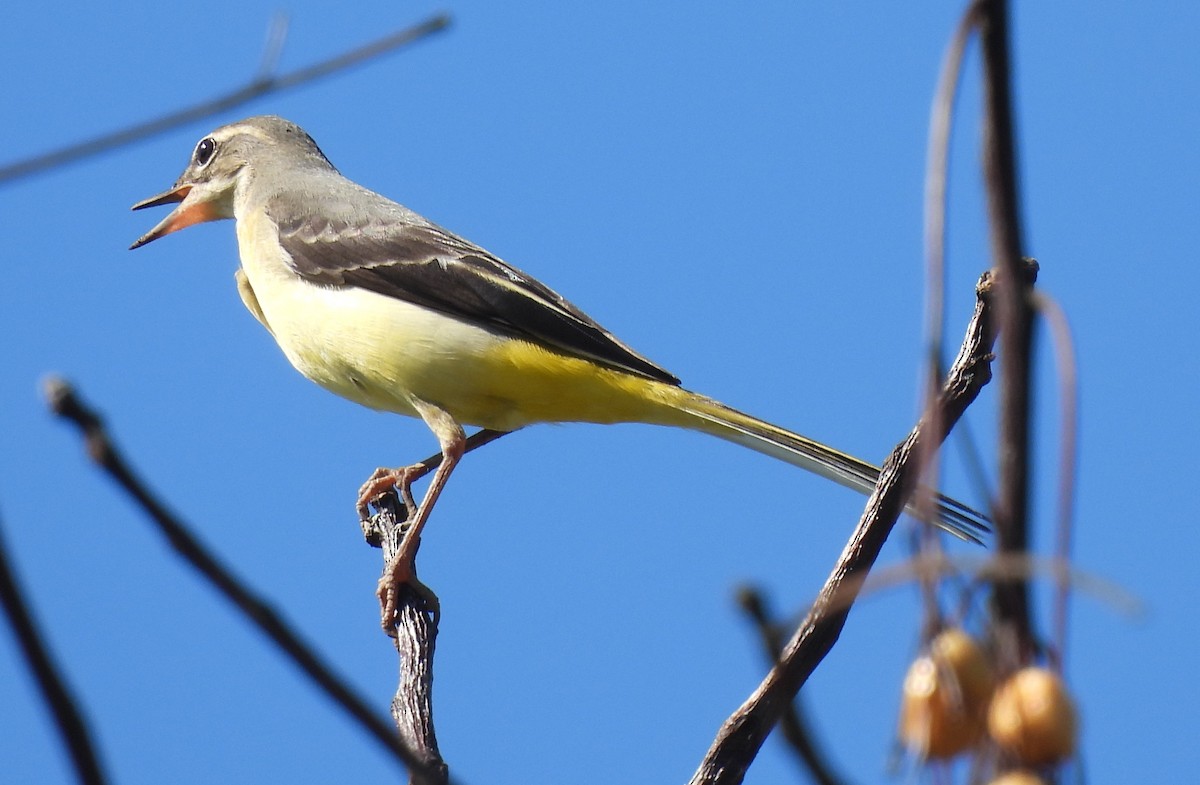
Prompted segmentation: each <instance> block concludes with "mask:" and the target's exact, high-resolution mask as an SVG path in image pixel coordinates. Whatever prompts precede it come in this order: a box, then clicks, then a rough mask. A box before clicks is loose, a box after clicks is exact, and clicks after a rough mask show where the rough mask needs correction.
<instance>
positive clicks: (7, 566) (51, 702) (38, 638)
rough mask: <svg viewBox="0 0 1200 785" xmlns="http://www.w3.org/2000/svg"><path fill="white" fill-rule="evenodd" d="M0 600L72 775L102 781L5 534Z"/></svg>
mask: <svg viewBox="0 0 1200 785" xmlns="http://www.w3.org/2000/svg"><path fill="white" fill-rule="evenodd" d="M0 604H3V605H4V614H5V616H7V617H8V623H9V624H10V625H12V629H13V635H14V636H15V637H16V639H17V643H18V644H19V645H20V647H21V653H22V654H23V655H24V656H25V662H26V663H27V664H28V665H29V670H31V671H32V672H33V676H34V679H35V680H36V681H37V685H38V689H39V690H41V693H42V699H43V700H44V701H45V702H46V705H47V706H49V707H50V713H51V714H53V715H54V723H55V725H57V726H58V732H59V735H60V736H62V740H63V742H64V743H65V744H66V745H67V749H68V750H69V751H70V753H71V763H72V764H73V765H74V767H75V776H76V779H78V781H79V782H81V783H85V785H104V783H105V782H107V781H108V780H107V778H106V777H105V776H104V771H103V770H102V769H101V768H100V758H99V756H98V755H97V754H96V745H95V743H94V742H93V741H92V734H91V732H90V731H89V730H88V726H87V722H86V721H85V720H84V718H83V712H82V711H81V710H80V709H79V707H78V705H76V701H75V699H74V698H73V697H72V695H71V691H70V689H68V688H67V683H66V680H65V679H63V677H62V676H61V675H60V674H59V670H58V666H57V665H56V664H55V663H54V658H53V656H51V654H50V649H49V647H48V646H47V645H46V643H45V641H44V640H43V639H42V634H41V632H39V631H38V628H37V623H36V622H35V621H34V619H33V614H32V613H31V612H30V610H29V604H28V603H27V602H26V601H25V598H24V596H23V595H22V594H21V586H20V584H19V583H18V582H17V575H16V571H15V570H14V569H13V566H12V564H11V562H9V560H8V549H7V547H6V546H5V544H4V538H3V536H2V535H0Z"/></svg>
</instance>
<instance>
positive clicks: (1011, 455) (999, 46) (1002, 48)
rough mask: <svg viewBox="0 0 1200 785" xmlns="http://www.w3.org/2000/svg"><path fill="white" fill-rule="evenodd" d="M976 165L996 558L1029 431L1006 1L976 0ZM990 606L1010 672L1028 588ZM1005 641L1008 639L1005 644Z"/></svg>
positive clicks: (1002, 589)
mask: <svg viewBox="0 0 1200 785" xmlns="http://www.w3.org/2000/svg"><path fill="white" fill-rule="evenodd" d="M980 15H981V16H980V22H979V30H980V37H981V40H982V42H983V70H984V88H985V90H984V92H985V98H984V121H983V162H984V177H985V182H986V184H987V194H988V214H989V222H990V224H991V236H992V256H993V260H994V261H993V264H994V265H995V267H996V268H997V270H998V271H999V275H998V282H999V289H998V292H999V298H998V300H997V306H998V309H999V315H1000V330H1001V332H1002V337H1001V339H1000V349H1001V352H1000V356H1001V372H1002V373H1001V382H1000V455H999V470H1000V481H999V491H998V493H999V495H998V498H997V500H996V507H995V515H994V518H995V522H996V546H997V550H998V551H999V552H1000V554H1001V555H1009V554H1015V553H1020V554H1023V553H1025V551H1026V550H1028V547H1029V532H1028V514H1029V432H1030V427H1029V426H1030V419H1029V415H1030V411H1031V408H1032V407H1031V403H1030V402H1031V397H1032V389H1033V383H1032V366H1031V362H1030V360H1031V357H1030V355H1031V354H1032V345H1033V318H1032V313H1031V309H1030V304H1029V290H1030V287H1031V284H1030V283H1029V282H1028V280H1027V278H1026V277H1025V276H1024V275H1023V273H1022V255H1021V249H1022V246H1023V242H1022V238H1021V221H1020V215H1019V214H1018V210H1019V197H1018V191H1017V153H1016V142H1015V140H1014V138H1013V115H1012V94H1011V87H1012V86H1011V84H1010V82H1011V68H1010V64H1009V41H1008V38H1009V35H1008V3H1007V2H1006V0H982V2H981V4H980ZM992 605H993V608H994V610H995V613H996V618H997V622H998V623H999V626H1000V627H1001V628H1008V630H1009V631H1010V632H1011V636H1009V635H1002V636H1001V639H1000V641H999V642H1000V647H1001V652H1000V656H1001V658H1002V659H1001V662H1002V663H1004V664H1005V665H1004V667H1016V666H1017V664H1019V663H1022V662H1024V661H1026V659H1027V658H1028V656H1029V655H1030V653H1031V652H1032V651H1033V649H1034V641H1033V624H1032V621H1031V618H1030V614H1031V609H1030V603H1029V589H1028V586H1027V584H1025V583H1024V582H1022V581H1002V582H1000V583H998V584H996V587H995V592H994V594H993V596H992ZM1005 638H1011V640H1005Z"/></svg>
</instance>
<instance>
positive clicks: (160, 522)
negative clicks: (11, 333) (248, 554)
mask: <svg viewBox="0 0 1200 785" xmlns="http://www.w3.org/2000/svg"><path fill="white" fill-rule="evenodd" d="M45 394H46V398H47V402H48V403H49V406H50V409H51V411H53V412H54V413H55V414H56V415H58V416H59V417H62V418H63V419H65V420H69V421H70V422H72V423H74V424H75V425H77V426H78V427H79V429H80V430H81V431H82V432H83V436H84V446H85V448H86V449H87V453H88V456H89V457H91V459H92V460H93V461H94V462H95V463H96V464H98V465H99V466H100V467H101V468H102V469H104V471H105V472H107V473H108V475H109V476H110V477H112V478H113V479H114V480H115V481H116V482H117V484H118V485H120V486H121V488H122V489H123V490H125V492H126V493H128V494H129V495H130V496H131V497H133V499H134V500H135V501H136V502H137V503H138V505H139V506H141V507H142V509H143V510H144V511H145V512H146V514H147V515H148V516H149V517H150V518H151V520H153V521H154V523H155V524H156V525H157V526H158V529H159V531H160V532H161V533H162V534H163V536H165V537H166V538H167V540H168V542H169V543H170V544H171V547H172V548H174V549H175V551H176V552H177V553H178V554H179V555H180V556H182V557H183V558H184V559H185V560H187V562H188V563H189V564H191V565H192V566H193V567H194V568H196V570H197V571H199V572H200V574H201V575H202V576H203V577H204V578H205V579H206V580H207V581H208V582H209V583H211V584H212V585H213V586H214V587H215V588H216V589H217V590H218V591H219V592H220V593H221V594H222V595H224V597H225V598H226V599H227V600H229V601H230V602H231V603H233V605H234V606H235V607H236V608H237V609H238V610H239V611H241V612H242V614H244V615H245V616H246V618H248V619H249V620H250V621H251V622H252V623H253V624H254V626H256V627H257V628H258V629H259V630H260V631H261V632H262V633H263V634H264V635H266V636H267V637H268V638H269V639H270V640H271V641H272V642H273V643H274V644H275V645H276V646H277V647H278V648H279V650H280V651H281V652H283V653H284V654H286V655H287V656H288V658H289V659H291V661H292V662H294V663H295V664H296V665H297V666H298V667H299V668H300V670H301V671H303V672H304V674H305V675H307V676H308V677H309V678H310V679H311V680H312V681H313V683H314V684H316V685H317V686H318V687H320V688H321V690H322V691H323V692H324V693H325V694H326V695H328V696H329V697H330V698H331V699H332V700H333V701H334V703H335V704H336V705H337V706H339V707H340V708H341V709H342V710H343V711H345V712H346V713H347V714H348V715H350V716H351V717H352V718H353V719H354V720H355V721H357V722H358V724H359V725H360V726H361V727H362V728H363V729H364V730H365V731H366V732H367V733H368V734H369V735H370V736H371V737H372V738H374V739H375V740H376V741H378V742H379V743H380V744H382V745H383V746H384V747H385V748H387V749H388V751H390V752H391V753H392V754H393V755H394V756H395V757H396V759H397V760H399V761H400V762H401V763H403V764H404V765H406V766H408V767H409V769H410V770H412V771H420V772H421V773H422V774H424V775H425V776H431V775H432V774H433V772H428V771H426V770H425V764H424V762H423V760H422V759H421V758H420V757H419V756H418V755H416V754H414V753H413V752H412V750H410V749H409V748H408V747H407V746H406V745H405V744H404V743H402V742H401V741H400V739H399V738H398V737H397V736H396V734H395V732H394V730H393V729H392V728H391V727H390V726H389V724H388V722H387V721H386V720H385V719H383V718H382V717H380V716H379V715H378V714H377V713H376V712H375V711H374V710H373V709H372V708H371V707H370V705H369V704H368V703H367V702H366V701H365V700H363V699H362V698H361V697H360V696H359V695H358V694H357V692H355V691H354V690H353V688H351V687H350V685H349V684H347V683H346V682H345V681H344V680H343V679H341V678H340V677H339V676H338V675H337V674H335V673H334V672H333V670H332V669H331V668H330V667H329V666H328V665H327V664H326V663H325V661H324V660H323V659H322V658H321V657H320V656H319V655H317V653H316V652H315V651H314V650H313V649H312V647H311V646H309V645H308V644H306V643H305V642H304V641H303V640H302V639H301V638H300V635H299V634H298V633H297V632H296V631H295V630H293V629H292V627H291V626H290V625H289V624H288V623H287V622H285V621H284V620H283V618H282V617H281V616H280V615H279V614H278V613H276V612H275V610H274V609H273V608H271V606H270V605H269V604H268V603H267V602H266V601H265V600H263V599H262V598H261V597H259V596H257V595H256V594H255V593H254V592H253V591H251V590H250V589H249V588H248V587H247V586H246V585H245V584H244V583H243V582H242V581H240V580H239V579H238V578H236V577H235V576H234V575H233V573H232V572H231V571H230V570H229V569H228V568H226V567H225V566H224V565H223V564H221V562H220V560H219V559H217V557H216V556H215V555H214V554H212V553H211V552H209V551H208V549H206V548H205V547H204V546H203V545H202V544H201V543H200V540H199V539H197V537H196V536H195V535H194V534H192V532H191V530H190V529H189V528H188V527H187V526H186V525H185V524H184V523H183V522H182V521H181V520H180V519H179V518H177V517H176V516H175V515H174V513H172V512H171V511H170V510H168V509H167V507H166V505H164V504H163V503H162V502H160V501H159V500H158V499H157V498H156V497H155V496H154V494H152V493H151V492H150V490H149V489H148V488H147V487H146V485H145V483H143V482H142V481H141V479H140V478H138V476H137V475H136V474H135V473H134V472H133V470H132V468H130V466H129V464H128V463H127V462H126V461H125V459H124V458H123V457H122V456H121V454H120V452H119V451H118V450H117V448H116V446H115V445H114V444H113V441H112V439H111V438H110V437H109V435H108V431H107V430H106V428H105V427H104V423H103V422H102V421H101V419H100V416H99V415H98V414H96V412H95V411H93V410H92V409H91V408H89V407H88V406H87V405H86V404H84V403H83V401H81V400H80V399H79V397H78V396H77V395H76V394H75V391H74V389H73V388H72V387H71V386H70V385H69V384H67V383H66V382H65V381H63V380H61V379H50V380H48V381H47V382H46V390H45ZM430 781H431V782H435V781H436V780H433V779H431V780H430Z"/></svg>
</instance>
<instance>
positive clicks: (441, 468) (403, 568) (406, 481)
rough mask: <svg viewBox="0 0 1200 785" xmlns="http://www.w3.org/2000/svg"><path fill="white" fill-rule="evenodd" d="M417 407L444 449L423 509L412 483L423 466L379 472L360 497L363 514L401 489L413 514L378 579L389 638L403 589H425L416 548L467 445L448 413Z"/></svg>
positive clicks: (423, 405)
mask: <svg viewBox="0 0 1200 785" xmlns="http://www.w3.org/2000/svg"><path fill="white" fill-rule="evenodd" d="M414 406H415V407H416V409H417V412H418V413H420V415H421V419H423V420H424V421H425V424H426V425H428V426H429V428H430V430H432V431H433V433H434V435H435V436H437V439H438V443H439V444H440V446H441V448H442V454H441V462H440V464H439V465H438V468H437V471H436V472H434V475H433V479H432V480H430V482H429V488H428V489H427V490H426V491H425V498H423V499H422V500H421V504H420V505H415V504H414V503H413V498H412V482H413V480H414V479H415V478H416V477H419V476H421V474H423V473H424V472H421V474H417V473H416V471H419V470H420V469H421V468H422V464H416V465H415V466H409V467H405V468H402V469H381V470H379V471H376V472H375V474H373V475H372V476H371V479H370V480H368V481H367V483H366V484H365V485H364V486H363V488H362V490H361V491H360V494H359V509H360V511H361V510H362V509H363V505H364V503H365V502H364V499H366V500H367V501H368V502H369V501H370V500H371V499H374V498H376V497H377V496H379V494H380V493H383V492H385V491H387V490H390V489H391V488H393V487H398V488H399V489H400V495H401V499H402V500H403V501H404V503H405V505H406V506H408V509H409V511H410V515H409V518H408V521H407V523H406V529H405V532H404V536H403V537H402V539H401V540H400V545H399V546H398V547H397V549H396V552H395V553H394V554H393V555H392V557H391V558H390V559H389V560H388V563H387V565H386V566H385V567H384V569H383V575H382V576H381V577H380V579H379V588H378V590H377V591H376V595H377V596H378V597H379V604H380V608H381V611H382V624H383V629H384V630H385V631H386V632H387V633H388V634H389V635H394V634H395V617H396V599H397V596H398V594H399V589H400V586H402V585H403V584H405V583H408V584H411V585H412V586H413V587H414V588H416V589H417V590H418V591H422V590H423V589H424V587H423V586H422V585H421V584H420V583H419V582H418V581H417V580H416V578H415V576H414V573H413V558H414V557H415V556H416V553H417V545H418V544H419V543H420V541H421V530H422V529H423V528H424V527H425V523H426V521H428V520H429V514H430V512H432V510H433V506H434V504H436V503H437V500H438V496H440V495H441V493H442V489H443V488H444V487H445V486H446V481H447V480H448V479H449V478H450V473H451V472H453V471H454V467H455V466H457V465H458V462H459V460H461V459H462V456H463V453H464V452H465V451H466V445H467V436H466V434H465V433H464V432H463V429H462V426H461V425H459V424H458V423H457V422H456V421H455V420H454V418H453V417H451V416H450V415H449V413H447V412H445V411H443V410H442V409H439V408H438V407H436V406H434V405H432V404H429V403H426V402H424V401H414ZM414 470H415V471H414ZM422 593H428V590H427V589H425V590H424V591H422Z"/></svg>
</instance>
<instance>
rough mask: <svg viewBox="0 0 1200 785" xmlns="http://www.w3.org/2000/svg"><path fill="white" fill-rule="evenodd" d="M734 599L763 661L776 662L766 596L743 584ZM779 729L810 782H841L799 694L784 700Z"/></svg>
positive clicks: (776, 632)
mask: <svg viewBox="0 0 1200 785" xmlns="http://www.w3.org/2000/svg"><path fill="white" fill-rule="evenodd" d="M737 601H738V606H739V607H741V609H742V610H743V611H744V612H745V613H746V616H747V617H748V618H749V619H750V621H751V622H752V623H753V624H754V629H755V630H756V631H757V632H758V639H759V642H760V643H761V644H762V649H763V653H764V654H765V655H766V656H767V661H768V662H770V663H771V664H774V663H776V662H778V661H779V654H780V652H782V651H783V644H784V640H783V633H782V629H781V628H780V626H779V624H778V623H777V622H776V621H775V620H774V619H773V618H772V616H771V614H770V612H769V611H768V610H767V603H766V598H764V597H763V595H762V592H760V591H759V590H757V589H755V588H752V587H750V586H743V587H742V588H741V589H739V590H738V592H737ZM779 731H780V733H782V734H783V740H784V741H785V742H786V743H787V745H788V747H790V748H791V749H792V751H794V752H795V753H796V757H797V758H798V759H799V760H800V763H801V764H802V765H803V766H804V769H805V771H807V772H808V773H809V774H810V775H811V776H812V779H813V781H814V782H817V783H818V785H842V782H843V779H842V778H841V777H839V776H838V775H837V774H836V773H835V772H834V771H833V766H832V764H830V762H829V761H828V760H826V755H825V752H824V751H823V750H822V749H820V747H818V746H817V743H816V740H815V739H814V738H813V732H812V730H811V729H810V727H809V723H808V719H807V717H805V713H804V710H803V704H802V702H801V700H800V695H799V694H797V695H796V699H795V700H793V701H791V702H790V703H788V705H787V708H786V709H784V712H783V716H781V717H780V718H779Z"/></svg>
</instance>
